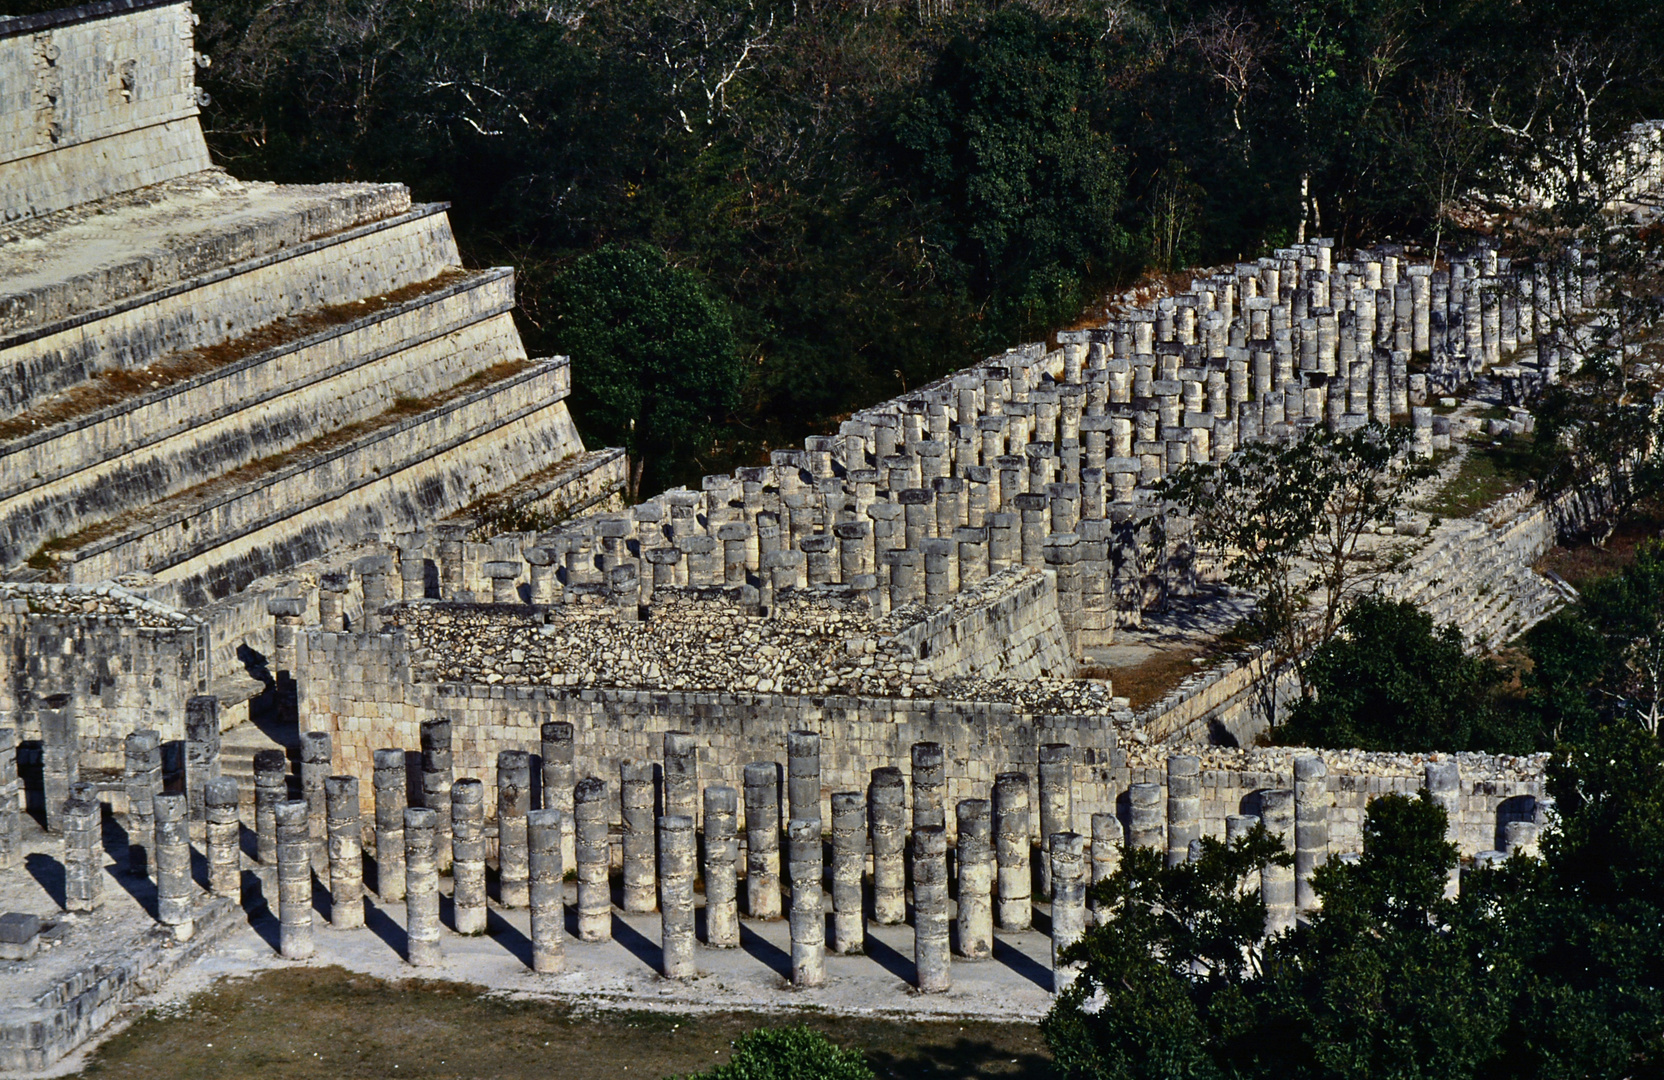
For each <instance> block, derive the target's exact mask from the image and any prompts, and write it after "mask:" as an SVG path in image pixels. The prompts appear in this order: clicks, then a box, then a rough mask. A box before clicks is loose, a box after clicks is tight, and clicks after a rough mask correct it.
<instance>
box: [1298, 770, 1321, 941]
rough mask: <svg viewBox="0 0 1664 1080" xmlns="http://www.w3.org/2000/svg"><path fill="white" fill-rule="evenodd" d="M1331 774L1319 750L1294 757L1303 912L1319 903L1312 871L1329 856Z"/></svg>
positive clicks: (1299, 878) (1300, 890) (1301, 908)
mask: <svg viewBox="0 0 1664 1080" xmlns="http://www.w3.org/2000/svg"><path fill="white" fill-rule="evenodd" d="M1328 776H1329V768H1328V766H1327V765H1325V764H1324V763H1323V759H1322V758H1320V757H1318V756H1316V755H1315V754H1313V755H1308V756H1305V757H1297V758H1295V759H1294V882H1295V892H1294V899H1295V905H1296V906H1297V907H1298V908H1299V909H1300V910H1301V911H1302V912H1305V911H1311V910H1312V909H1313V908H1315V907H1317V893H1316V892H1315V891H1313V889H1312V871H1314V870H1316V869H1317V868H1318V867H1319V866H1322V865H1323V864H1324V863H1325V862H1326V861H1328V858H1329V789H1328Z"/></svg>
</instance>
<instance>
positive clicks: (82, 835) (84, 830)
mask: <svg viewBox="0 0 1664 1080" xmlns="http://www.w3.org/2000/svg"><path fill="white" fill-rule="evenodd" d="M63 820H64V860H63V866H64V910H66V911H93V910H95V909H96V908H97V907H98V906H99V905H100V904H102V903H103V902H104V811H103V807H102V806H100V804H99V802H98V787H97V785H95V784H91V783H87V782H84V781H77V782H76V783H74V784H72V785H71V786H70V789H69V797H68V798H67V799H65V800H64V807H63ZM187 857H188V856H187Z"/></svg>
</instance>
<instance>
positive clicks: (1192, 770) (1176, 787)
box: [1167, 754, 1202, 866]
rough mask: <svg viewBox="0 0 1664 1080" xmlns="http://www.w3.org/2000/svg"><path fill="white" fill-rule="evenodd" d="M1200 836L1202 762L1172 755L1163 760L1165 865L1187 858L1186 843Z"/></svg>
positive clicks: (1194, 758) (1189, 756)
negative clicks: (1165, 822)
mask: <svg viewBox="0 0 1664 1080" xmlns="http://www.w3.org/2000/svg"><path fill="white" fill-rule="evenodd" d="M1201 835H1202V759H1201V758H1199V757H1197V756H1196V755H1195V754H1173V755H1171V756H1169V757H1168V759H1167V865H1168V866H1177V865H1179V864H1180V863H1182V862H1184V861H1185V860H1186V859H1188V858H1189V857H1190V842H1191V841H1192V840H1195V839H1197V838H1198V837H1200V836H1201Z"/></svg>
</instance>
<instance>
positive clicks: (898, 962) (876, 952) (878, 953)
mask: <svg viewBox="0 0 1664 1080" xmlns="http://www.w3.org/2000/svg"><path fill="white" fill-rule="evenodd" d="M867 956H868V958H870V959H871V960H872V961H873V963H875V964H877V965H878V966H879V967H881V968H883V969H884V970H885V971H888V972H889V973H890V974H891V975H894V976H895V977H896V978H898V979H900V980H901V981H902V982H904V983H906V984H907V985H908V986H917V985H919V969H918V965H916V964H914V963H913V958H912V957H911V956H903V955H902V954H901V953H899V952H897V951H896V950H895V949H892V948H891V947H890V946H889V945H887V944H885V943H884V942H882V941H880V940H879V939H878V938H876V937H873V936H871V935H870V934H869V935H868V936H867Z"/></svg>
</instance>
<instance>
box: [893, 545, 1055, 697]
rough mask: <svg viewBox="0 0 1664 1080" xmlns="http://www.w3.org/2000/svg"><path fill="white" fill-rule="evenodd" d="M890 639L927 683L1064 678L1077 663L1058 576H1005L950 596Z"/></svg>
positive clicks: (1011, 573)
mask: <svg viewBox="0 0 1664 1080" xmlns="http://www.w3.org/2000/svg"><path fill="white" fill-rule="evenodd" d="M920 614H921V615H922V618H920V619H919V621H918V622H916V623H914V624H913V625H912V626H911V627H908V628H907V629H905V630H902V631H899V632H898V633H896V634H895V635H894V637H893V639H892V641H893V644H894V645H895V646H896V647H897V649H898V651H899V652H900V653H901V655H903V656H911V657H912V658H914V659H915V660H917V661H920V662H922V663H923V664H924V665H925V670H926V671H927V672H928V673H929V675H930V676H931V677H932V678H935V679H946V678H951V677H954V676H968V675H973V674H974V675H975V676H976V677H979V678H986V679H1046V678H1069V677H1070V676H1072V675H1073V673H1074V670H1075V658H1074V656H1073V654H1072V653H1071V651H1070V649H1069V643H1068V641H1067V640H1065V638H1064V634H1063V621H1062V619H1061V618H1059V616H1058V612H1057V575H1056V574H1055V573H1051V574H1047V573H1035V572H1033V571H1017V570H1008V571H1005V572H1003V573H1000V574H996V575H995V576H993V577H991V578H986V579H984V580H983V581H981V582H979V583H978V584H977V585H974V586H972V587H971V588H968V589H965V590H963V591H961V592H959V593H958V594H956V595H955V596H954V598H953V599H952V600H950V601H949V602H948V603H947V604H946V605H945V606H943V607H941V608H938V609H935V610H928V611H921V612H920Z"/></svg>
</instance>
